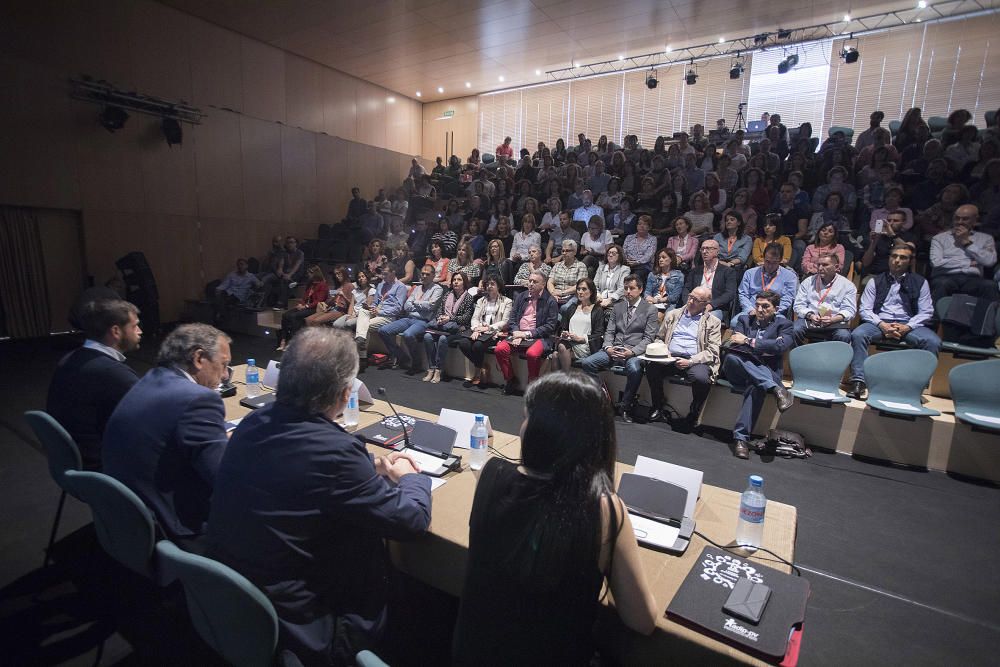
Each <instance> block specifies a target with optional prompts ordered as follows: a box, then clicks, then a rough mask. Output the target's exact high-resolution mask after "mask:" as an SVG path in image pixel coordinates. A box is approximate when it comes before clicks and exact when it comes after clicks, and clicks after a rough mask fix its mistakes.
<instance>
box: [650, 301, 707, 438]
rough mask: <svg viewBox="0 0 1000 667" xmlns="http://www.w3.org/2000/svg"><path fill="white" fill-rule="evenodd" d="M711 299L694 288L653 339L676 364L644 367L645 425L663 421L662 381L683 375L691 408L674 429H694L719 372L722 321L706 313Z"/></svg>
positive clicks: (651, 364)
mask: <svg viewBox="0 0 1000 667" xmlns="http://www.w3.org/2000/svg"><path fill="white" fill-rule="evenodd" d="M711 298H712V292H711V291H710V290H709V289H708V288H707V287H695V288H694V290H692V292H691V294H690V296H688V300H687V306H685V307H684V308H675V309H674V310H671V311H670V312H669V313H667V315H666V317H664V318H663V324H662V325H661V326H660V331H659V333H658V334H657V335H656V337H657V338H660V339H662V340H663V342H664V343H666V344H667V348H668V350H669V352H670V356H671V357H672V358H674V359H676V361H674V362H673V363H669V364H667V363H660V362H648V363H647V364H646V376H647V377H646V380H647V382H648V383H649V393H650V396H651V397H652V399H653V411H652V412H651V413H650V414H649V421H661V420H662V419H663V417H664V415H663V410H662V407H663V405H664V397H663V380H664V379H665V378H666V377H667V376H670V375H683V376H684V377H685V378H686V379H687V381H688V382H690V383H691V407H690V408H689V409H688V413H687V416H685V417H684V418H683V419H682V421H681V423H680V424H675V426H677V427H678V430H691V429H692V428H694V426H696V425H697V423H698V419H699V418H700V416H701V408H702V406H703V405H705V400H706V399H708V394H709V392H710V391H711V390H712V381H713V380H714V379H715V376H716V375H717V374H718V372H719V347H720V346H721V345H722V321H721V320H719V318H717V317H709V316H708V313H707V312H706V311H707V308H708V304H709V301H710V300H711Z"/></svg>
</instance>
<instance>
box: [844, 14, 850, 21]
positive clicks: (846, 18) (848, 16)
mask: <svg viewBox="0 0 1000 667" xmlns="http://www.w3.org/2000/svg"><path fill="white" fill-rule="evenodd" d="M850 21H851V15H850V14H844V23H850Z"/></svg>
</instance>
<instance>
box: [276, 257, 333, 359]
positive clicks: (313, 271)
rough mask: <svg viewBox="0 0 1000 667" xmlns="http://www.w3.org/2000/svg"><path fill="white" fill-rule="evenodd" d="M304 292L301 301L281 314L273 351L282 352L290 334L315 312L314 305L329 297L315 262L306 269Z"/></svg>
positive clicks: (326, 286)
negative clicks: (278, 332)
mask: <svg viewBox="0 0 1000 667" xmlns="http://www.w3.org/2000/svg"><path fill="white" fill-rule="evenodd" d="M306 281H307V283H306V293H305V295H304V296H303V297H302V301H301V302H300V303H298V304H297V305H296V306H295V307H294V308H290V309H288V310H286V311H285V312H284V313H283V314H282V315H281V333H280V334H278V347H277V348H276V349H275V352H284V351H285V346H286V345H287V344H288V342H289V341H290V340H292V336H294V335H295V333H296V332H297V331H298V330H299V329H301V328H302V327H303V326H305V323H306V318H307V317H309V316H310V315H313V314H314V313H315V312H316V307H317V306H318V305H319V304H320V303H321V302H323V301H326V300H327V299H329V298H330V288H329V286H328V285H327V283H326V276H324V275H323V269H321V268H319V267H318V266H316V265H315V264H314V265H312V266H310V267H309V268H308V269H306Z"/></svg>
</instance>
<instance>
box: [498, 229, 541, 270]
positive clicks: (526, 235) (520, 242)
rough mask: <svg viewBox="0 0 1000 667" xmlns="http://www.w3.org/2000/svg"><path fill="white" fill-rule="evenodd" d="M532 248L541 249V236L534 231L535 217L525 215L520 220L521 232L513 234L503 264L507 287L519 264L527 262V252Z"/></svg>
mask: <svg viewBox="0 0 1000 667" xmlns="http://www.w3.org/2000/svg"><path fill="white" fill-rule="evenodd" d="M532 246H538V247H539V248H541V247H542V235H541V234H539V233H538V232H536V231H535V216H534V215H532V214H531V213H525V214H524V217H523V218H521V231H519V232H517V233H516V234H514V241H513V242H512V243H511V245H510V256H509V258H508V259H507V261H505V262H504V269H503V271H504V275H503V281H504V283H506V284H508V285H509V284H511V283H512V282H514V275H515V274H516V273H517V270H518V269H519V268H521V264H522V263H523V262H525V261H527V259H528V251H529V250H531V248H532Z"/></svg>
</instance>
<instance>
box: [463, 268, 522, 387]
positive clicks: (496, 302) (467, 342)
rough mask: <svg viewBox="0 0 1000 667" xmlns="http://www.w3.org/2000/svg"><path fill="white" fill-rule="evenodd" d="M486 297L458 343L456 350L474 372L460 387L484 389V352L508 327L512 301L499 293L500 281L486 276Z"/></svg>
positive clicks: (479, 302)
mask: <svg viewBox="0 0 1000 667" xmlns="http://www.w3.org/2000/svg"><path fill="white" fill-rule="evenodd" d="M483 288H484V291H485V296H483V297H482V298H481V299H479V301H477V302H476V309H475V311H473V313H472V321H471V322H470V323H469V327H470V332H469V335H468V336H467V337H466V336H463V337H462V338H459V339H458V349H460V350H461V351H462V354H464V355H465V357H466V358H467V359H468V360H469V361H471V362H472V365H473V366H475V368H476V369H477V370H476V372H475V374H474V375H473V376H472V379H470V380H469V381H468V382H466V383H465V384H464V385H463V386H464V387H466V388H469V387H480V388H484V389H485V388H486V385H487V384H489V379H490V371H489V369H488V368H487V366H486V348H488V347H489V346H490V345H492V344H493V343H494V342H495V341H496V338H497V335H498V334H499V333H500V332H501V331H503V330H504V329H505V328H506V327H507V319H508V318H509V317H510V307H511V303H512V302H511V300H510V299H509V298H507V297H505V296H504V295H503V294H501V293H500V281H499V280H498V279H497V278H496V277H495V276H489V277H487V278H485V279H484V281H483Z"/></svg>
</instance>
